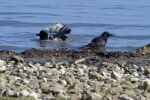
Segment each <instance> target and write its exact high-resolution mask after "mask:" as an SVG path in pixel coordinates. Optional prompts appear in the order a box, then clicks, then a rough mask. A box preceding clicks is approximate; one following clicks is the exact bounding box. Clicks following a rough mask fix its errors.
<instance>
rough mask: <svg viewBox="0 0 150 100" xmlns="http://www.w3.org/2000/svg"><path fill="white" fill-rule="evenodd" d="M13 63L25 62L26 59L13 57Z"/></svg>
mask: <svg viewBox="0 0 150 100" xmlns="http://www.w3.org/2000/svg"><path fill="white" fill-rule="evenodd" d="M11 60H12V61H15V62H16V63H18V62H24V58H22V57H20V56H13V57H11Z"/></svg>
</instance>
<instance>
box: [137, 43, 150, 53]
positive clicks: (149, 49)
mask: <svg viewBox="0 0 150 100" xmlns="http://www.w3.org/2000/svg"><path fill="white" fill-rule="evenodd" d="M137 52H140V53H150V43H149V44H147V45H144V46H143V47H140V48H138V49H137Z"/></svg>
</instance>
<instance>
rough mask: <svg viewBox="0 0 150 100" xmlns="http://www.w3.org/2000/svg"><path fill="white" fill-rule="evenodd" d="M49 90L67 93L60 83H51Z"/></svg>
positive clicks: (54, 92) (55, 92)
mask: <svg viewBox="0 0 150 100" xmlns="http://www.w3.org/2000/svg"><path fill="white" fill-rule="evenodd" d="M49 91H50V92H52V93H53V94H66V90H65V88H64V87H63V86H62V85H60V84H51V85H50V87H49Z"/></svg>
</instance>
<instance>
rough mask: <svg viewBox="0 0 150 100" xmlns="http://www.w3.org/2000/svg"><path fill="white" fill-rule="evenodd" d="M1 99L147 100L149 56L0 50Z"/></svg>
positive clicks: (68, 51)
mask: <svg viewBox="0 0 150 100" xmlns="http://www.w3.org/2000/svg"><path fill="white" fill-rule="evenodd" d="M0 93H1V97H0V100H150V54H149V53H146V54H141V53H133V52H119V51H118V52H107V53H98V52H90V51H84V52H83V51H74V50H67V49H54V50H41V49H29V50H26V51H23V52H21V53H15V52H12V51H0Z"/></svg>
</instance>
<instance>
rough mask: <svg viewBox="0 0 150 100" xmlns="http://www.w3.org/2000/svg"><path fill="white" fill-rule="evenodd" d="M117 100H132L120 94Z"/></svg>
mask: <svg viewBox="0 0 150 100" xmlns="http://www.w3.org/2000/svg"><path fill="white" fill-rule="evenodd" d="M119 99H121V100H134V99H133V98H131V97H129V96H128V95H126V94H122V95H120V96H119Z"/></svg>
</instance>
